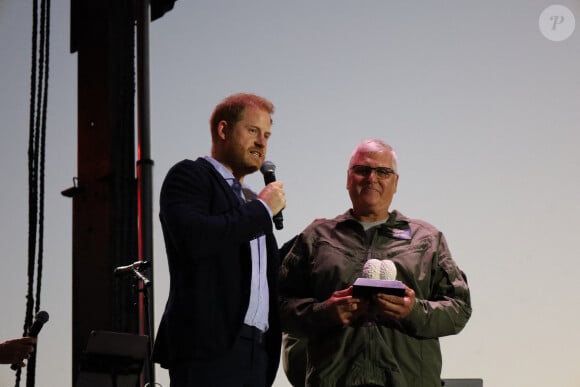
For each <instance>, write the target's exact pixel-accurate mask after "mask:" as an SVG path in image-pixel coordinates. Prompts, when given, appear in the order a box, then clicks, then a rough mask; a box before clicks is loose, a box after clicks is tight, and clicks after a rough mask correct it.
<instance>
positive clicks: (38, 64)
mask: <svg viewBox="0 0 580 387" xmlns="http://www.w3.org/2000/svg"><path fill="white" fill-rule="evenodd" d="M49 37H50V0H41V1H40V4H39V1H38V0H34V1H33V7H32V55H31V74H30V116H29V139H28V288H27V295H26V316H25V319H24V332H23V336H27V335H28V334H29V332H28V331H29V329H30V326H31V325H32V322H33V316H34V315H36V314H37V313H38V312H39V310H40V292H41V288H42V261H43V241H44V167H45V144H46V141H45V140H46V110H47V97H48V68H49V67H48V64H49V47H50V46H49V40H50V39H49ZM35 274H36V288H35V286H34V285H35V281H34V277H35ZM36 354H37V351H34V352H33V353H32V354H31V356H30V359H28V364H27V366H26V386H27V387H33V386H34V382H35V371H36ZM21 370H22V369H21V368H19V369H18V370H17V371H16V382H15V386H20V376H21Z"/></svg>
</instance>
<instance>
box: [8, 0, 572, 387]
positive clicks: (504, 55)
mask: <svg viewBox="0 0 580 387" xmlns="http://www.w3.org/2000/svg"><path fill="white" fill-rule="evenodd" d="M31 3H32V2H29V1H22V0H0V36H2V39H0V55H1V59H0V61H1V66H0V69H1V73H0V109H1V110H0V111H1V118H2V120H1V124H0V125H1V126H2V129H1V131H0V136H1V141H0V181H2V182H3V184H2V190H1V193H0V195H1V197H0V198H1V202H2V204H1V207H0V209H1V213H2V215H3V216H2V217H0V230H1V231H2V232H1V233H0V241H1V244H2V247H3V258H2V270H0V289H1V290H2V298H1V299H2V304H1V305H2V308H3V309H2V310H3V313H2V323H1V324H0V340H6V339H9V338H13V337H17V336H19V335H21V334H22V326H23V322H24V314H25V305H26V304H25V302H26V298H25V297H26V286H27V275H26V268H27V252H28V250H27V238H28V236H27V232H28V180H27V179H28V177H27V176H28V175H27V173H28V172H27V147H28V112H29V89H30V68H31V64H30V57H31V33H32V4H31ZM556 4H558V5H561V6H563V7H556V8H550V9H549V10H548V13H547V14H546V13H544V14H543V11H545V10H546V9H547V8H548V7H550V6H552V5H556ZM69 7H70V1H68V0H63V1H56V2H53V4H52V21H51V42H50V43H51V46H50V49H51V51H50V78H49V100H48V122H47V151H46V152H47V154H46V157H47V158H46V196H45V203H46V213H45V236H44V243H45V250H44V265H45V267H44V274H43V288H42V300H41V307H42V309H44V310H46V311H48V312H49V313H50V321H49V322H48V323H47V324H46V326H45V327H44V328H43V331H42V332H41V334H40V336H39V338H40V343H39V348H38V351H39V352H38V359H37V369H36V385H37V386H39V387H54V386H70V385H71V384H72V381H71V379H72V371H71V357H72V349H71V346H72V330H71V319H72V313H71V312H72V304H71V300H72V294H71V286H72V285H71V284H72V280H71V272H72V265H71V262H72V245H71V244H72V201H71V200H70V199H67V198H64V197H63V196H62V195H61V194H60V192H61V191H62V190H63V189H65V188H68V187H70V186H71V185H72V179H73V177H74V176H76V174H77V165H76V156H77V153H76V140H77V134H76V130H77V121H76V119H77V110H76V109H77V105H76V98H77V81H76V72H77V63H76V60H77V57H76V54H71V53H70V51H69V46H70V29H69V25H70V9H69ZM566 10H567V11H568V12H569V13H566ZM550 12H552V13H550ZM579 15H580V1H578V0H566V1H560V2H558V3H551V2H549V1H546V0H503V1H500V0H491V1H486V2H482V1H480V2H475V1H460V0H449V1H444V2H435V1H425V0H423V1H407V2H399V1H386V0H367V1H364V2H363V1H353V0H309V1H306V0H296V1H291V2H282V1H265V0H261V1H259V0H249V1H234V0H227V1H226V0H202V1H187V0H178V1H177V2H176V3H175V8H174V9H173V10H172V11H170V12H168V13H167V14H166V15H165V16H163V17H162V18H161V19H159V20H156V21H154V22H153V23H152V24H151V31H150V35H151V46H150V55H151V74H150V78H151V128H152V137H151V141H152V158H153V160H154V162H155V166H154V170H153V173H154V213H155V214H154V219H155V224H154V225H155V235H154V249H155V252H154V257H152V258H153V259H154V260H155V276H154V278H153V281H154V283H155V317H156V320H157V321H158V320H159V318H160V317H161V314H162V311H163V307H164V303H165V300H166V297H167V293H168V286H169V275H168V270H167V265H166V257H165V250H164V245H163V239H162V234H161V229H160V225H159V222H158V220H157V219H158V218H157V214H158V211H159V208H158V198H159V196H158V195H159V189H160V185H161V182H162V181H163V178H164V176H165V174H166V173H167V170H168V169H169V168H170V167H171V166H172V165H173V164H174V163H176V162H177V161H180V160H182V159H185V158H190V159H194V158H196V157H198V156H204V155H208V154H209V151H210V136H209V127H208V120H209V116H210V114H211V111H212V109H213V107H214V106H215V105H216V104H217V103H219V102H220V101H221V100H222V99H223V98H224V97H226V96H228V95H230V94H233V93H237V92H242V91H243V92H252V93H256V94H260V95H263V96H265V97H267V98H268V99H270V100H271V101H272V102H273V103H274V104H275V105H276V112H275V113H274V115H273V119H274V125H273V126H272V137H271V140H270V145H269V149H268V159H270V160H272V161H273V162H274V163H275V164H276V165H277V173H276V175H277V177H278V178H279V179H280V180H282V181H284V183H285V188H286V195H287V207H286V209H285V210H284V219H285V227H284V229H283V230H281V231H276V237H277V239H278V241H279V243H280V244H281V243H283V242H285V241H286V240H288V239H290V238H291V237H292V236H294V235H295V234H297V233H299V232H300V231H301V230H302V229H303V228H304V227H306V226H307V225H308V224H309V223H310V222H311V221H312V220H313V219H315V218H320V217H334V216H335V215H337V214H340V213H342V212H344V211H346V210H347V209H348V208H350V201H349V197H348V193H347V191H346V170H347V164H348V158H349V156H350V154H351V152H352V150H353V148H354V147H355V145H357V144H358V143H359V142H360V141H361V140H363V139H367V138H380V139H382V140H384V141H386V142H388V143H390V144H391V145H392V146H393V147H394V148H395V150H396V151H397V153H398V156H399V173H400V180H399V186H398V192H397V193H396V195H395V199H394V201H393V205H392V208H394V209H398V210H399V211H401V212H402V213H403V214H405V215H407V216H409V217H412V218H420V219H423V220H425V221H428V222H429V223H432V224H433V225H435V226H437V227H438V228H439V229H441V230H442V231H443V233H444V234H445V236H446V238H447V241H448V243H449V246H450V248H451V252H452V253H453V257H454V259H455V261H456V262H457V263H458V265H459V267H460V268H461V269H462V270H463V271H465V272H466V273H467V277H468V280H469V284H470V287H471V292H472V293H471V294H472V304H473V316H472V318H471V320H470V321H469V323H468V324H467V326H466V328H465V329H464V330H463V331H462V332H461V333H460V334H458V335H456V336H451V337H445V338H443V339H441V345H442V352H443V375H442V376H443V377H446V378H463V377H465V378H483V379H484V385H485V386H488V387H514V386H525V387H544V386H558V387H579V386H580V369H579V368H578V359H579V358H580V335H579V334H578V333H577V332H578V330H577V327H578V326H579V325H580V308H578V305H580V292H579V289H580V287H579V285H578V278H579V277H580V267H579V265H578V261H579V258H580V244H579V243H578V235H580V180H579V178H578V168H579V167H580V151H579V150H578V148H579V146H580V127H579V126H580V34H579V31H577V29H578V28H577V27H578V26H577V25H576V22H578V19H576V20H574V16H576V18H577V17H578V16H579ZM560 17H562V18H563V19H560ZM566 35H568V36H566ZM246 183H248V184H250V185H251V186H253V187H254V188H255V190H256V191H259V190H260V189H261V187H262V186H263V184H264V183H263V179H262V176H261V175H259V173H258V174H255V175H252V176H250V177H248V178H247V179H246ZM156 324H157V322H156ZM157 382H158V383H159V384H160V385H162V386H165V387H168V386H169V378H168V375H167V371H166V370H163V369H158V371H157ZM13 384H14V372H13V371H11V370H10V368H9V366H4V367H1V368H0V386H8V385H13ZM275 386H276V387H288V386H289V383H288V382H287V380H286V378H285V376H284V375H283V373H282V372H281V371H280V373H279V376H278V378H277V380H276V383H275Z"/></svg>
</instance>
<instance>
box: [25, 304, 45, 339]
mask: <svg viewBox="0 0 580 387" xmlns="http://www.w3.org/2000/svg"><path fill="white" fill-rule="evenodd" d="M47 321H48V313H47V312H45V311H44V310H41V311H40V312H38V313H37V314H36V317H35V318H34V322H33V323H32V325H31V326H30V329H29V330H28V336H29V337H38V333H39V332H40V330H41V329H42V327H43V325H44V324H45V323H46V322H47Z"/></svg>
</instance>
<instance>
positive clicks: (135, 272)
mask: <svg viewBox="0 0 580 387" xmlns="http://www.w3.org/2000/svg"><path fill="white" fill-rule="evenodd" d="M138 267H139V266H137V268H133V269H131V274H132V277H133V278H134V279H135V280H136V281H137V284H138V285H137V288H138V289H139V292H140V293H142V294H143V309H144V320H145V322H144V325H145V326H144V328H145V329H144V330H145V332H147V336H149V346H148V351H147V352H148V353H147V359H145V364H144V372H143V379H144V381H145V387H147V386H151V387H153V386H154V382H152V378H153V361H152V359H151V355H152V354H153V327H152V326H151V324H150V321H149V298H150V297H149V291H150V289H151V280H150V279H149V278H147V277H146V276H144V275H143V273H141V272H140V271H139V269H138ZM139 284H140V286H139Z"/></svg>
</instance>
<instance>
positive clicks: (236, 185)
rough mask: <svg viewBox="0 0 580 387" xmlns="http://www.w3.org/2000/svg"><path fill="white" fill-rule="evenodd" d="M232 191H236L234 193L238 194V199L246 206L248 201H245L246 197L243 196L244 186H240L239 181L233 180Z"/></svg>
mask: <svg viewBox="0 0 580 387" xmlns="http://www.w3.org/2000/svg"><path fill="white" fill-rule="evenodd" d="M232 189H233V190H234V193H235V194H236V196H237V197H238V199H240V203H242V204H244V203H245V202H246V201H245V200H244V197H243V196H242V185H241V184H240V182H239V181H238V180H236V179H233V181H232Z"/></svg>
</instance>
